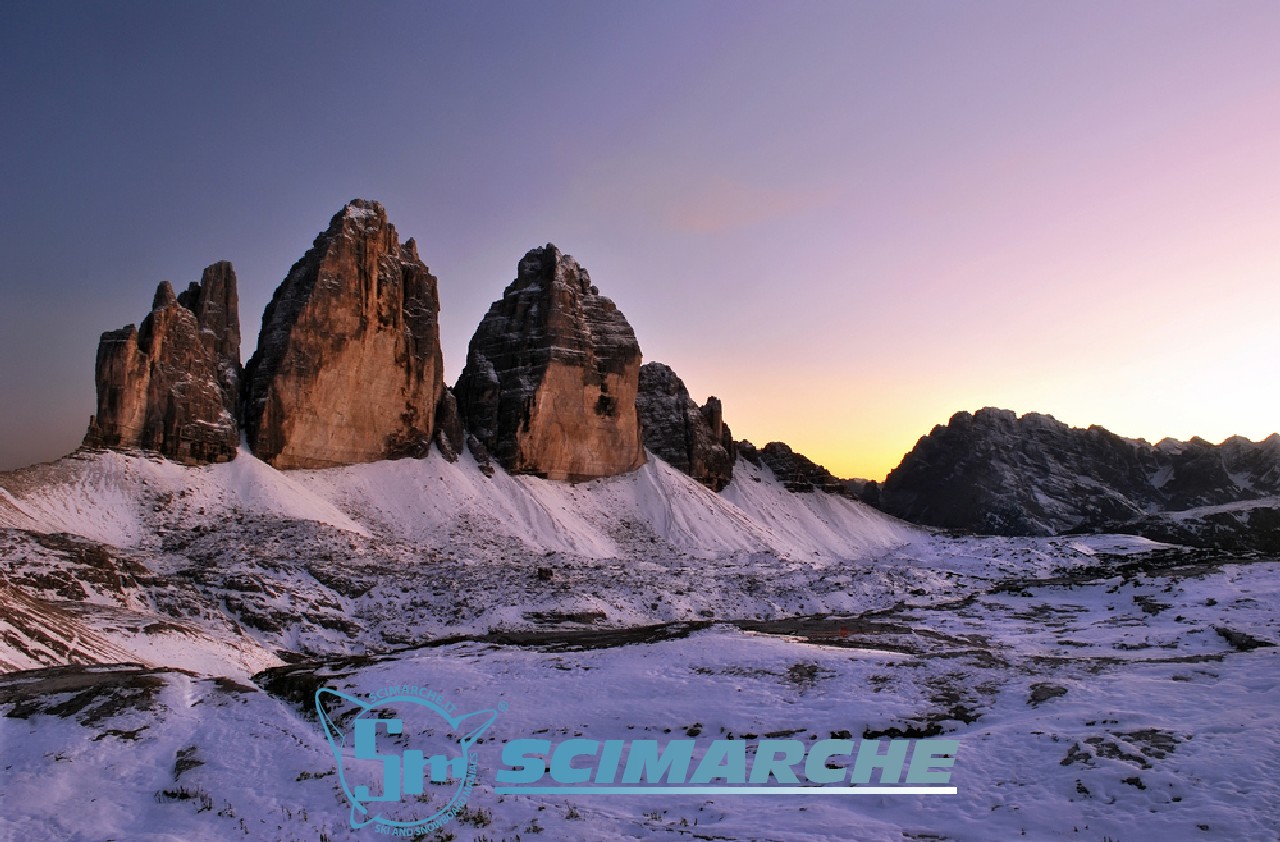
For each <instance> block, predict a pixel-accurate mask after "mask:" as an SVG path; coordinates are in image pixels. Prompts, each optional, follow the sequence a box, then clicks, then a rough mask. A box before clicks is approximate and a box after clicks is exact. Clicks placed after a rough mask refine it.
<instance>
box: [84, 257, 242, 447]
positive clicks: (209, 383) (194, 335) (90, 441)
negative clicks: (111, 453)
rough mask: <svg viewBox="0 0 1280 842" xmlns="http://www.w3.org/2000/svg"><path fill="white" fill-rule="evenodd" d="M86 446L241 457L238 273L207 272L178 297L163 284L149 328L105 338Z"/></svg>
mask: <svg viewBox="0 0 1280 842" xmlns="http://www.w3.org/2000/svg"><path fill="white" fill-rule="evenodd" d="M94 381H95V384H96V386H97V393H98V408H97V413H96V414H95V415H94V416H93V417H92V418H91V419H90V421H89V430H88V432H87V433H86V434H85V439H84V444H85V446H87V447H106V448H114V449H141V450H149V451H153V452H156V453H160V454H162V455H164V456H167V457H168V458H170V459H174V460H176V461H179V462H186V463H189V464H205V463H209V462H225V461H227V460H230V459H233V458H235V455H236V450H237V448H238V446H239V443H240V429H239V424H238V411H237V409H238V403H239V390H240V316H239V301H238V298H237V293H236V276H235V271H234V270H233V269H232V268H231V264H230V263H226V262H221V263H215V264H213V265H212V266H209V267H208V268H207V269H205V271H204V275H203V277H202V278H201V280H200V282H199V283H193V284H191V285H190V287H189V288H188V289H187V290H186V291H184V292H183V293H182V295H181V296H178V295H175V294H174V292H173V287H172V286H171V285H170V284H169V282H168V281H164V282H162V283H161V284H160V286H159V287H158V288H157V290H156V294H155V298H154V299H153V301H152V305H151V312H150V313H149V314H148V315H147V317H146V318H144V319H143V320H142V325H141V327H134V326H133V325H128V326H126V327H123V328H121V329H120V330H114V331H109V332H107V333H104V334H102V338H101V339H100V340H99V342H98V355H97V360H96V364H95V366H94Z"/></svg>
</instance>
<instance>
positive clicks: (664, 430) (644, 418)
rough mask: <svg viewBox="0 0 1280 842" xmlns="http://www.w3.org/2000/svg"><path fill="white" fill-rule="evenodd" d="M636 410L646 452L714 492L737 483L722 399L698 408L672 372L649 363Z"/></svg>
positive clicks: (643, 372) (642, 376)
mask: <svg viewBox="0 0 1280 842" xmlns="http://www.w3.org/2000/svg"><path fill="white" fill-rule="evenodd" d="M636 410H637V411H638V412H639V413H640V427H641V430H642V431H643V433H644V446H645V447H647V448H648V449H649V450H650V451H651V452H652V453H653V454H654V455H656V456H658V457H659V458H661V459H662V460H664V461H666V462H668V463H669V464H671V465H672V466H673V467H675V468H678V469H679V470H681V471H683V472H684V473H686V474H688V475H689V476H691V477H693V478H694V479H696V480H697V481H698V482H700V483H702V484H703V485H705V486H707V487H708V488H710V489H712V490H713V491H720V490H721V489H723V488H724V487H725V486H726V485H728V484H729V482H730V480H732V479H733V463H734V461H735V460H736V459H737V454H738V450H737V445H736V444H735V443H734V441H733V435H732V433H730V431H729V425H728V424H725V423H724V418H723V412H722V409H721V406H720V400H719V399H718V398H714V397H711V398H707V402H706V404H704V405H703V406H698V404H697V403H695V402H694V400H693V399H692V398H691V397H689V390H688V389H687V388H686V387H685V385H684V381H683V380H681V379H680V378H679V377H678V376H676V373H675V372H674V371H672V370H671V368H670V367H669V366H666V365H663V364H662V363H658V362H653V363H645V364H644V365H643V366H641V367H640V386H639V392H638V394H637V395H636Z"/></svg>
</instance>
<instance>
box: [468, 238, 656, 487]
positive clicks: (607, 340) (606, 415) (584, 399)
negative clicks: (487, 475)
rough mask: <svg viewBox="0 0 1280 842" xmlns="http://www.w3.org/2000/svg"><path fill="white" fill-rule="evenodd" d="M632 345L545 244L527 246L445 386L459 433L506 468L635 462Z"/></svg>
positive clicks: (565, 470)
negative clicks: (449, 387) (451, 394)
mask: <svg viewBox="0 0 1280 842" xmlns="http://www.w3.org/2000/svg"><path fill="white" fill-rule="evenodd" d="M640 359H641V355H640V346H639V344H638V343H637V342H636V338H635V334H634V333H633V332H632V330H631V325H629V324H628V323H627V320H626V317H625V316H623V315H622V313H621V312H619V311H618V308H617V307H615V306H614V304H613V302H612V301H610V300H609V299H608V298H605V297H603V296H601V295H600V294H599V291H598V290H597V289H596V288H595V287H594V286H592V285H591V279H590V277H589V276H588V275H587V272H586V270H585V269H583V268H582V267H581V266H579V265H578V263H577V261H575V260H574V259H573V258H572V257H570V256H568V255H565V254H562V253H561V252H560V250H559V249H557V248H556V247H555V246H553V245H550V244H548V245H547V246H546V247H545V248H539V249H534V250H532V251H530V252H529V253H528V254H526V255H525V256H524V258H523V259H522V260H521V261H520V266H519V271H518V275H517V277H516V279H515V280H514V281H512V282H511V284H510V285H509V286H508V287H507V289H506V291H505V293H504V294H503V297H502V298H501V299H500V300H498V301H495V302H494V303H493V305H492V306H491V307H490V308H489V312H488V314H487V315H485V317H484V319H483V320H482V321H481V322H480V326H479V327H478V328H477V329H476V333H475V335H474V336H473V337H472V339H471V345H470V348H469V349H468V352H467V364H466V367H465V368H464V369H463V371H462V375H461V377H460V378H459V379H458V385H457V387H456V389H455V392H456V394H457V398H458V408H459V411H460V412H461V414H462V418H463V421H464V423H465V424H466V426H467V430H468V432H470V433H471V435H472V436H474V438H475V439H476V441H477V443H478V444H479V445H480V446H481V448H482V449H483V450H484V451H485V452H487V453H488V454H490V455H491V456H492V457H493V458H494V459H495V460H496V461H497V462H498V464H500V465H501V466H502V467H503V468H505V469H506V470H507V471H510V472H512V473H529V474H536V475H539V476H544V477H548V478H550V479H559V480H570V481H580V480H587V479H594V478H597V477H607V476H612V475H614V474H620V473H624V472H626V471H631V470H634V469H636V468H638V467H640V466H641V465H643V464H644V461H645V455H644V445H643V443H642V440H641V435H640V424H639V420H638V417H637V413H636V388H637V383H638V380H639V373H640Z"/></svg>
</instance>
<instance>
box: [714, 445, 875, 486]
mask: <svg viewBox="0 0 1280 842" xmlns="http://www.w3.org/2000/svg"><path fill="white" fill-rule="evenodd" d="M738 455H739V456H741V457H742V458H743V459H746V460H747V461H748V462H750V463H751V464H753V465H765V466H767V467H768V468H769V470H771V471H773V475H774V476H775V477H777V478H778V481H779V482H781V483H782V484H783V485H784V486H786V488H787V490H788V491H795V492H797V493H804V492H809V491H825V492H827V493H829V494H841V495H843V496H845V497H857V496H858V492H859V491H860V490H861V485H859V484H857V483H858V481H857V480H842V479H837V478H836V476H835V475H834V474H832V473H831V472H830V471H828V470H827V469H826V468H824V467H822V466H821V465H819V464H818V463H817V462H814V461H813V460H812V459H810V458H809V457H807V456H805V455H804V454H802V453H797V452H795V451H794V450H792V449H791V447H790V446H789V445H786V444H784V443H783V442H780V441H771V442H769V443H768V444H766V445H765V446H764V447H761V448H757V447H756V446H755V445H753V444H752V443H751V442H749V441H740V442H738ZM851 483H853V484H851Z"/></svg>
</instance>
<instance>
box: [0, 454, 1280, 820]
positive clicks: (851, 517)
mask: <svg viewBox="0 0 1280 842" xmlns="http://www.w3.org/2000/svg"><path fill="white" fill-rule="evenodd" d="M0 570H3V585H2V587H0V669H2V670H3V674H0V839H2V840H9V839H14V840H18V839H32V838H58V839H72V840H121V841H122V842H124V841H125V840H162V839H163V840H214V839H255V840H257V839H261V840H308V842H313V840H321V839H328V840H339V839H375V838H380V837H379V835H378V834H377V833H376V832H375V829H374V828H372V827H369V828H365V829H363V830H360V831H354V830H351V829H350V827H349V824H348V802H347V799H346V797H345V796H344V794H343V792H342V788H341V786H340V784H339V782H338V777H337V775H336V774H335V768H336V767H335V761H334V758H333V755H332V754H331V752H330V748H329V745H328V743H327V742H326V738H325V734H324V729H323V728H322V726H321V723H320V722H319V721H318V719H317V717H316V715H315V713H314V710H313V708H312V707H311V703H310V700H311V697H312V695H313V693H314V691H315V689H316V688H317V687H321V686H328V687H331V688H334V689H337V690H341V691H344V692H346V693H349V694H351V695H353V696H360V695H367V694H373V693H375V692H376V691H378V690H379V689H380V688H383V687H386V686H389V685H399V684H415V685H423V686H427V687H430V688H432V689H434V690H438V691H439V692H440V693H441V694H443V695H444V696H446V697H448V698H449V699H451V700H453V701H455V702H456V703H457V705H458V707H459V709H460V712H462V713H466V712H468V711H470V710H472V709H479V708H493V709H498V708H499V707H501V708H505V709H503V710H502V712H501V714H500V715H499V716H498V718H497V719H496V721H495V722H494V723H493V725H492V727H491V728H490V729H489V731H488V732H487V733H486V734H485V737H484V739H483V742H480V743H477V744H476V746H475V747H474V749H473V752H474V756H475V758H476V760H477V761H478V783H477V785H476V788H475V790H474V791H473V792H472V793H471V794H470V797H469V798H468V799H467V808H466V810H465V811H464V812H463V814H462V815H460V816H459V817H458V818H456V819H455V820H453V821H452V822H450V823H449V824H447V825H445V826H444V827H443V828H442V829H441V830H440V831H437V832H435V833H433V834H430V835H428V836H427V837H425V838H428V839H457V840H469V839H476V840H479V839H485V840H490V841H491V842H497V840H504V839H506V840H515V839H521V840H540V839H546V840H592V839H650V838H653V839H673V840H674V839H688V840H697V839H705V840H826V839H832V840H835V839H851V840H895V841H896V840H913V839H914V840H984V841H985V840H1005V839H1021V838H1027V839H1072V840H1076V839H1078V840H1106V839H1109V840H1116V842H1129V841H1130V840H1182V839H1187V840H1199V839H1204V840H1218V839H1222V840H1253V839H1257V840H1275V839H1277V838H1280V806H1277V805H1280V783H1278V781H1280V661H1278V660H1277V659H1278V658H1280V648H1275V647H1272V646H1269V645H1267V644H1271V643H1275V642H1280V619H1278V618H1277V612H1276V609H1275V607H1274V606H1275V605H1276V604H1277V599H1278V598H1280V562H1277V561H1275V560H1271V559H1266V558H1241V557H1231V558H1228V557H1218V556H1215V555H1213V554H1211V553H1207V552H1205V551H1190V550H1184V549H1181V548H1174V547H1165V546H1161V545H1155V544H1151V543H1150V542H1147V541H1143V540H1141V539H1134V538H1127V537H1117V536H1094V537H1087V538H1056V539H990V538H964V537H948V536H943V535H935V534H929V533H925V532H923V531H919V530H916V529H914V528H910V527H907V526H905V525H903V524H901V523H899V522H897V521H893V520H891V519H889V518H886V517H884V516H882V515H880V514H879V513H876V512H874V511H870V510H867V509H865V508H864V507H862V506H860V505H858V504H856V503H852V502H849V501H847V500H843V499H839V498H833V497H828V496H826V495H822V494H790V493H788V492H786V491H785V490H783V489H782V488H781V486H780V485H779V484H778V483H777V482H775V481H774V479H773V478H772V476H770V475H768V472H767V471H763V472H762V471H754V472H753V471H752V470H747V469H744V470H742V471H741V472H740V475H739V476H737V477H735V480H734V483H733V485H732V486H731V487H730V488H729V489H727V490H726V492H725V493H724V494H723V495H715V494H711V493H710V492H707V491H706V490H705V489H703V488H701V487H700V486H697V485H696V484H694V483H692V482H689V481H688V480H687V479H685V478H684V477H683V476H681V475H679V474H677V473H675V472H674V471H671V470H669V469H668V468H666V466H665V465H662V464H661V463H658V462H654V463H651V464H650V465H649V466H646V467H645V468H644V469H642V470H641V471H639V472H636V473H635V474H632V475H629V476H627V477H622V478H617V479H614V480H608V481H602V482H595V483H586V484H582V485H578V486H569V485H559V484H553V483H546V482H541V481H538V480H531V479H513V478H510V477H506V476H505V475H502V474H498V475H496V476H495V477H493V478H492V479H490V478H487V477H484V476H483V475H482V474H480V472H479V471H478V470H476V468H475V466H474V465H471V464H469V463H466V462H465V461H464V462H460V463H458V464H457V465H450V464H448V463H446V462H444V461H443V460H441V459H439V458H436V457H433V458H432V459H429V460H426V461H423V462H397V463H381V464H378V465H369V466H360V467H357V468H350V469H341V470H337V471H324V472H294V473H289V474H280V473H277V472H274V471H272V470H271V469H269V468H267V467H266V466H263V465H262V464H261V463H257V462H255V461H253V460H252V459H251V458H248V457H242V458H241V459H237V460H236V461H235V462H233V463H231V464H229V465H222V466H215V467H211V468H205V469H198V470H197V469H186V468H181V467H178V466H175V465H172V464H169V463H163V462H154V461H150V460H147V459H143V458H138V457H126V456H120V455H118V454H97V455H92V456H86V457H80V458H77V459H69V460H63V461H62V462H59V463H55V464H53V465H49V466H39V467H37V468H33V469H28V470H27V471H24V472H15V473H12V474H7V475H0ZM901 736H905V737H918V736H935V737H938V738H944V739H954V740H956V741H958V744H959V748H958V750H957V754H956V757H955V765H954V767H953V773H952V776H951V784H952V785H954V786H955V787H956V788H957V790H958V792H957V794H955V795H920V796H914V795H911V796H906V795H817V796H808V795H731V796H725V795H715V796H701V795H672V794H664V795H634V794H628V795H598V794H590V795H571V796H567V795H523V794H521V795H499V794H497V793H496V792H495V771H496V769H497V768H498V767H499V765H500V752H501V748H502V745H503V744H504V743H505V742H507V741H510V740H514V739H521V738H528V737H540V738H543V739H549V740H553V741H558V740H562V739H567V738H574V737H581V738H588V739H597V740H611V739H622V740H644V739H652V740H658V741H660V742H665V741H668V740H673V739H689V738H695V739H697V740H699V741H700V742H699V745H700V746H704V745H706V744H707V741H709V740H710V739H714V738H718V737H719V738H725V737H732V738H734V739H736V740H742V741H744V742H745V743H746V744H747V745H748V747H749V749H750V748H754V746H755V745H757V744H758V742H759V740H761V739H770V738H773V739H779V738H785V739H794V740H801V741H803V742H804V743H805V745H806V746H811V745H812V744H814V743H816V742H817V741H818V740H821V739H830V738H852V739H854V740H860V739H864V738H867V739H871V738H882V739H886V740H887V739H889V738H891V737H901ZM381 838H387V837H381Z"/></svg>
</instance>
